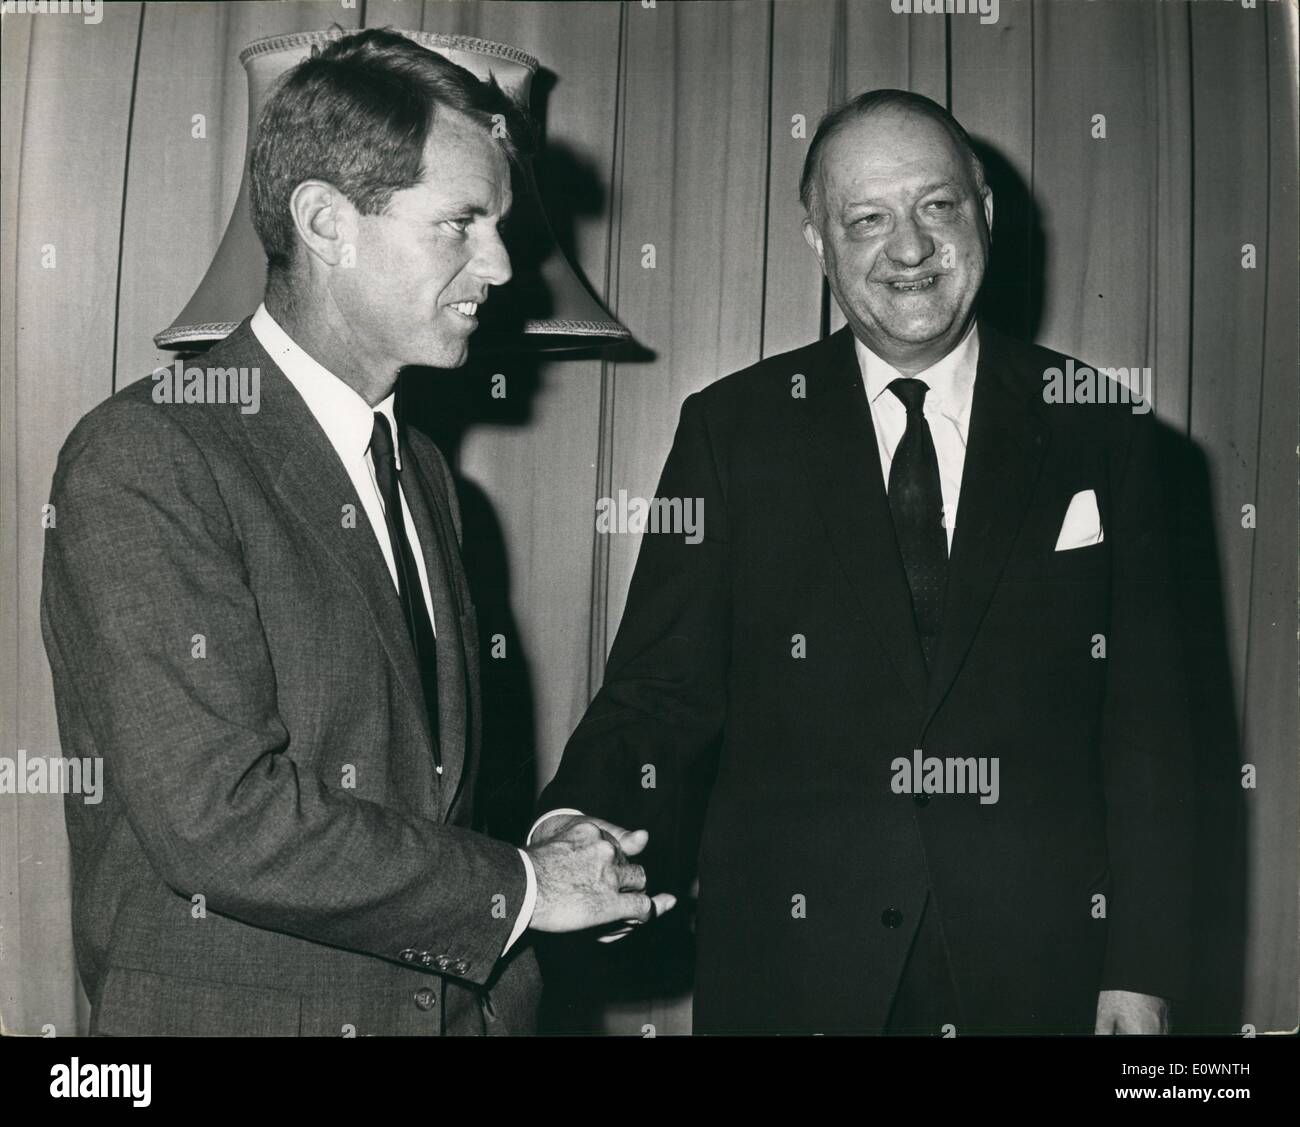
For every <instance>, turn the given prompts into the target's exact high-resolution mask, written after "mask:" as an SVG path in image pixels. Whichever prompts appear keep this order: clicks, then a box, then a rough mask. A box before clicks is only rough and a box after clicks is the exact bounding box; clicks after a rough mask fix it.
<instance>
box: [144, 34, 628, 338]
mask: <svg viewBox="0 0 1300 1127" xmlns="http://www.w3.org/2000/svg"><path fill="white" fill-rule="evenodd" d="M349 34H352V33H351V32H349V31H345V30H342V29H338V28H334V29H331V30H329V31H308V32H293V33H290V34H288V35H274V36H270V37H268V38H265V39H257V40H254V41H253V42H252V43H250V44H249V45H248V46H247V47H245V48H244V49H243V50H242V51H240V53H239V61H240V63H242V64H243V67H244V70H245V72H246V73H247V75H248V123H249V125H248V145H247V147H246V148H245V154H244V175H243V179H242V180H241V182H240V185H239V198H238V199H237V200H236V201H235V210H234V213H233V214H232V215H231V217H230V224H229V226H228V227H227V228H226V233H225V235H224V237H223V238H222V240H221V245H220V246H219V247H218V248H217V253H216V256H215V257H214V258H213V260H212V265H211V266H209V267H208V272H207V273H206V274H205V275H204V276H203V281H202V282H200V283H199V288H198V289H197V290H195V292H194V296H193V297H191V298H190V300H189V303H188V304H187V305H186V306H185V308H184V309H183V310H181V313H180V315H179V316H178V317H177V318H176V320H175V321H173V322H172V323H171V324H170V325H169V326H168V327H167V328H166V329H164V330H163V331H162V332H160V333H159V334H158V335H157V336H155V337H154V343H155V344H156V345H157V346H158V347H159V348H167V349H175V350H178V351H179V350H183V351H187V352H193V351H200V350H202V349H204V348H207V347H208V346H209V345H212V344H213V343H215V342H216V341H219V340H221V339H222V338H223V337H225V336H227V335H228V334H229V333H231V332H233V331H234V329H235V328H236V326H237V325H238V324H239V322H240V321H242V320H243V319H244V318H245V317H246V316H248V315H249V314H250V313H252V312H253V311H254V310H255V309H256V308H257V306H258V304H259V303H260V302H261V300H262V293H263V289H264V287H265V284H266V255H265V253H264V252H263V251H262V244H261V242H260V241H259V240H258V237H257V232H256V231H254V230H253V221H252V215H251V210H250V208H249V179H248V166H249V159H248V158H249V155H250V154H251V151H252V146H253V137H254V133H255V130H256V127H257V122H258V120H259V119H260V117H261V112H262V107H263V105H265V103H266V99H267V97H268V95H269V94H270V92H271V89H272V87H273V86H274V84H275V81H276V80H277V79H278V78H279V77H280V76H281V75H282V74H284V73H285V72H286V71H288V70H289V69H291V68H292V67H293V66H295V65H296V64H297V63H298V62H299V61H300V60H302V59H303V58H305V57H307V56H308V55H309V54H310V53H311V50H312V48H313V47H316V46H323V45H324V44H326V43H328V42H330V41H332V40H336V39H339V38H342V37H343V36H345V35H349ZM398 34H400V35H404V36H406V38H407V39H411V40H413V41H414V42H416V43H418V44H420V46H422V47H426V48H428V49H429V50H431V51H436V52H438V53H439V54H440V55H443V56H444V57H446V58H447V59H449V60H451V61H452V62H453V63H457V64H458V65H460V66H463V67H464V68H465V69H466V70H468V71H470V72H471V73H473V74H475V75H477V76H478V77H479V78H480V79H486V78H487V77H488V76H489V74H491V75H494V76H495V77H496V80H497V83H498V85H499V86H500V87H501V89H502V90H503V91H505V93H506V94H507V95H509V96H511V97H512V98H514V99H515V101H516V102H518V103H519V105H520V106H521V107H523V108H525V109H526V108H527V106H528V97H529V90H530V87H531V85H532V79H533V74H534V73H535V72H536V70H537V65H538V64H537V60H536V59H535V58H533V57H532V56H531V55H528V54H525V53H524V52H523V51H520V50H517V49H516V48H514V47H508V46H506V45H504V44H501V43H490V42H488V41H486V40H483V39H472V38H469V37H466V36H462V35H437V34H434V33H432V32H424V31H399V32H398ZM521 176H522V181H523V184H522V186H523V188H524V190H523V191H522V192H521V193H520V197H519V199H518V200H517V202H516V205H515V208H514V211H513V213H512V216H511V224H510V233H509V234H508V235H507V244H508V246H509V249H510V258H511V265H512V267H513V269H514V276H513V277H512V278H511V280H510V281H509V282H508V283H507V284H506V285H504V286H502V287H500V288H499V289H498V290H497V291H496V292H495V293H494V294H493V298H492V300H491V301H489V302H488V303H487V304H486V305H485V306H484V307H483V309H482V310H481V314H480V321H481V324H480V328H479V330H478V332H477V333H476V334H475V337H474V339H475V342H476V344H478V345H480V346H483V345H485V346H487V347H488V348H489V349H491V350H493V351H497V350H502V349H511V350H515V349H527V350H530V351H538V350H545V351H559V350H564V349H574V348H591V347H594V346H598V345H600V344H603V343H607V342H610V341H624V340H628V339H630V337H631V334H630V333H629V332H628V331H627V329H625V328H624V327H623V326H622V325H621V324H619V322H618V321H616V320H615V319H614V318H613V317H611V316H610V315H609V313H607V312H606V311H605V309H604V307H603V306H602V305H601V303H600V301H598V300H597V299H596V297H594V296H593V295H592V294H591V292H590V291H589V290H588V289H587V287H586V286H585V285H584V284H583V282H582V280H581V278H579V277H578V274H577V272H576V271H575V270H574V269H573V267H572V266H571V265H570V264H569V261H568V259H566V258H565V256H564V253H563V251H561V249H560V247H559V245H558V244H557V243H556V241H555V236H554V233H553V232H552V230H551V225H550V222H549V221H548V220H547V218H546V212H545V210H544V209H543V207H542V204H541V199H540V197H539V196H538V193H537V185H536V182H535V180H534V179H533V172H532V167H531V165H530V164H528V163H527V162H525V163H524V167H523V168H522V170H521ZM516 233H518V234H519V235H521V236H523V237H524V238H525V239H526V242H522V243H521V242H520V240H519V239H518V238H516Z"/></svg>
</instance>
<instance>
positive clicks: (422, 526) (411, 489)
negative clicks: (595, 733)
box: [401, 441, 470, 817]
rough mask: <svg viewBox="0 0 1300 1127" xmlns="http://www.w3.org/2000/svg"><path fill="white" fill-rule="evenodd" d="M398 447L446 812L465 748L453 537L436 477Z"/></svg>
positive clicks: (464, 674) (404, 446)
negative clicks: (433, 686)
mask: <svg viewBox="0 0 1300 1127" xmlns="http://www.w3.org/2000/svg"><path fill="white" fill-rule="evenodd" d="M401 450H402V492H403V494H404V495H405V497H406V504H407V506H408V507H409V508H410V510H411V519H412V521H414V523H415V531H416V535H417V536H419V538H420V549H421V551H422V552H423V554H424V566H425V569H426V571H427V572H428V576H429V597H430V598H431V599H432V600H433V614H434V625H435V630H436V632H437V636H438V742H439V747H440V749H441V751H442V765H443V766H442V769H443V779H442V792H443V795H444V800H443V816H444V817H446V816H447V815H448V814H449V812H450V810H451V808H452V805H453V804H454V803H455V801H456V795H457V793H458V791H459V789H460V785H461V782H462V781H463V780H464V777H465V774H466V773H467V765H466V762H465V758H466V748H467V747H468V746H469V744H470V741H469V738H468V737H469V730H468V729H469V721H468V716H467V712H466V693H467V687H468V682H469V672H468V670H467V669H466V666H465V653H466V646H465V639H464V638H463V637H462V636H461V614H462V611H463V608H462V607H461V603H460V598H459V596H458V595H457V592H456V589H455V587H454V586H453V585H452V582H451V577H452V576H453V575H454V574H455V570H454V564H453V561H452V559H451V558H450V556H449V554H448V553H449V552H450V550H451V549H450V545H454V544H455V543H456V530H455V525H454V524H453V523H452V519H451V509H450V506H449V503H448V499H447V497H446V496H445V495H444V490H443V488H442V485H441V482H439V481H437V480H436V479H435V475H434V474H433V473H431V472H429V470H428V469H427V468H426V467H425V466H424V465H422V464H421V463H420V461H419V460H418V459H417V458H416V456H415V454H414V452H413V450H412V448H411V447H410V445H409V444H408V443H406V442H405V441H402V443H401ZM408 467H409V470H408Z"/></svg>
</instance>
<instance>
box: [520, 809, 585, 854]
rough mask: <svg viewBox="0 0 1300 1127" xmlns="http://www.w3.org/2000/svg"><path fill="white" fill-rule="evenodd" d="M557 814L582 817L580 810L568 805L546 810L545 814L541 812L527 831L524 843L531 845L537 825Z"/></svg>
mask: <svg viewBox="0 0 1300 1127" xmlns="http://www.w3.org/2000/svg"><path fill="white" fill-rule="evenodd" d="M557 814H577V815H578V817H582V811H581V810H573V809H571V808H570V807H568V806H561V807H559V808H558V809H556V810H548V811H547V812H546V813H545V814H543V815H542V816H541V817H540V818H538V819H537V821H535V822H534V823H533V828H532V829H531V830H529V831H528V836H527V837H526V838H524V844H525V845H532V844H533V834H535V833H536V832H537V827H538V826H540V825H541V824H542V823H543V822H544V821H546V819H547V818H554V817H555V816H556V815H557Z"/></svg>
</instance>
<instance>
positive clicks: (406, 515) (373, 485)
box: [249, 305, 537, 954]
mask: <svg viewBox="0 0 1300 1127" xmlns="http://www.w3.org/2000/svg"><path fill="white" fill-rule="evenodd" d="M249 327H250V328H251V329H252V330H253V335H254V336H255V337H257V339H258V340H259V341H260V342H261V345H262V347H263V348H265V349H266V351H267V354H268V355H269V356H270V357H271V359H272V360H274V361H275V362H276V364H277V365H279V368H280V370H281V371H282V372H283V373H284V374H285V376H286V377H287V378H288V380H289V382H290V383H291V384H293V386H294V388H295V389H296V390H297V392H298V394H299V395H301V396H302V398H303V402H304V403H306V404H307V409H308V410H309V411H310V412H311V413H312V415H313V416H315V418H316V421H317V422H318V423H319V424H320V426H321V429H322V430H323V431H324V432H325V436H326V437H327V438H328V439H329V440H330V445H331V446H333V447H334V451H335V453H336V454H338V456H339V460H340V461H341V462H342V463H343V468H344V469H345V470H347V472H348V477H349V478H351V479H352V486H353V488H354V489H355V490H356V491H357V496H358V497H360V498H361V506H362V508H364V509H365V511H366V517H367V518H368V519H369V521H370V527H371V529H372V530H373V531H374V534H375V539H376V540H378V541H379V550H380V551H381V552H382V553H383V555H384V562H385V563H386V564H388V572H389V575H390V576H391V577H392V580H393V586H394V588H397V589H398V590H400V586H399V584H398V579H397V560H396V559H395V558H394V556H393V545H392V543H391V541H390V540H389V536H388V525H387V524H386V523H385V521H384V498H383V496H382V495H381V494H380V492H379V484H378V482H377V481H376V479H375V464H374V461H373V460H372V459H371V456H370V436H371V433H372V431H373V430H374V425H375V416H374V412H375V411H382V412H383V413H384V415H385V416H386V417H387V419H388V425H389V427H390V428H391V430H392V434H393V445H394V449H393V461H394V463H395V465H396V466H397V469H398V472H399V473H400V472H401V469H402V455H401V451H400V449H399V445H400V444H399V443H398V442H397V433H398V431H397V419H396V417H395V416H394V414H393V401H394V399H395V397H396V393H395V392H392V393H390V394H389V395H388V397H387V398H386V399H384V400H383V401H382V402H380V403H379V404H378V405H377V406H376V407H375V408H374V409H373V410H372V409H371V407H370V405H369V404H368V403H367V402H366V401H365V400H364V399H362V398H361V396H360V395H358V394H357V393H356V392H355V391H353V390H352V388H350V387H349V386H348V385H347V384H346V383H344V382H343V381H342V380H341V379H339V378H338V376H336V375H334V373H333V372H331V371H329V370H328V369H327V368H325V367H323V366H322V365H321V364H319V363H317V362H316V361H315V360H313V359H312V358H311V357H310V356H309V355H308V354H307V353H306V352H305V351H304V350H303V349H302V347H301V346H300V345H299V344H298V343H297V342H296V341H294V340H293V338H292V337H290V336H289V334H288V333H286V332H285V331H284V329H283V328H282V327H281V326H280V324H279V322H277V321H276V319H275V318H274V317H272V316H271V314H270V313H269V312H267V308H266V306H265V305H259V306H258V307H257V312H256V313H254V314H253V319H252V321H251V322H250V325H249ZM398 494H399V496H400V498H401V502H402V522H403V524H404V526H405V528H406V536H407V539H408V540H409V541H410V543H411V549H412V552H413V554H414V555H415V568H416V570H417V571H418V572H419V573H420V593H421V594H422V595H423V597H424V605H425V607H426V608H427V609H428V612H429V622H430V623H432V624H433V629H434V634H435V636H436V634H437V630H438V626H437V622H436V621H435V619H434V616H433V599H432V598H431V597H430V595H429V573H428V571H427V570H426V568H425V563H424V550H423V548H422V547H421V546H420V537H419V535H418V534H417V533H416V531H415V522H414V521H413V520H412V519H411V510H410V509H409V508H408V507H407V504H406V495H405V493H403V492H402V491H401V485H400V483H399V485H398ZM519 856H520V857H522V858H523V862H524V873H525V874H526V876H527V888H526V890H525V892H524V903H523V907H522V908H521V909H520V912H519V916H518V918H517V919H516V920H515V926H514V930H513V931H512V932H511V933H510V940H509V942H507V943H506V945H505V950H503V951H502V954H505V952H506V951H508V950H510V948H511V947H512V946H513V945H514V943H515V941H516V940H517V939H518V938H519V937H520V936H521V935H522V934H523V933H524V931H525V930H526V929H527V927H528V923H529V921H530V920H531V919H532V918H533V908H534V907H535V906H536V903H537V874H536V873H534V872H533V863H532V861H530V860H529V858H528V854H527V853H525V852H524V851H523V850H522V849H521V850H519Z"/></svg>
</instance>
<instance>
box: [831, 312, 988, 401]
mask: <svg viewBox="0 0 1300 1127" xmlns="http://www.w3.org/2000/svg"><path fill="white" fill-rule="evenodd" d="M853 347H854V350H855V351H856V352H857V356H858V367H859V368H860V369H861V370H862V379H863V382H864V383H865V385H866V389H867V398H868V399H869V400H870V401H871V402H872V403H874V402H875V401H876V399H877V398H879V397H880V396H881V395H882V394H883V393H884V392H885V391H887V390H888V389H889V385H890V384H891V383H892V382H893V381H894V380H896V379H900V378H901V377H902V373H901V372H900V371H898V369H897V368H895V367H893V366H892V365H890V364H887V363H886V362H885V361H884V360H882V359H881V358H880V357H879V356H877V355H876V354H875V353H874V352H872V351H871V349H869V348H868V347H867V346H866V345H865V344H863V343H862V342H861V341H860V340H858V338H857V337H856V336H855V337H854V338H853ZM979 355H980V342H979V333H978V332H976V330H975V322H974V321H973V320H972V321H971V324H970V328H968V329H967V330H966V334H965V336H963V337H962V338H961V340H959V341H958V342H957V344H956V346H955V347H954V348H953V350H952V351H951V352H949V353H948V355H947V356H945V357H944V358H943V359H942V360H939V361H938V362H936V363H934V364H931V365H930V367H928V368H926V369H925V370H924V371H922V372H917V373H916V375H915V377H914V378H915V379H918V380H923V381H924V382H925V383H926V385H927V386H928V387H929V388H930V393H929V395H928V396H927V397H926V402H927V403H930V402H933V403H935V405H936V406H937V407H938V408H939V410H941V411H942V412H943V413H944V414H945V415H947V416H949V417H950V418H953V419H960V418H964V417H965V416H967V415H969V414H970V405H971V400H972V398H973V397H974V391H975V370H976V368H977V367H978V366H979Z"/></svg>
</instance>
